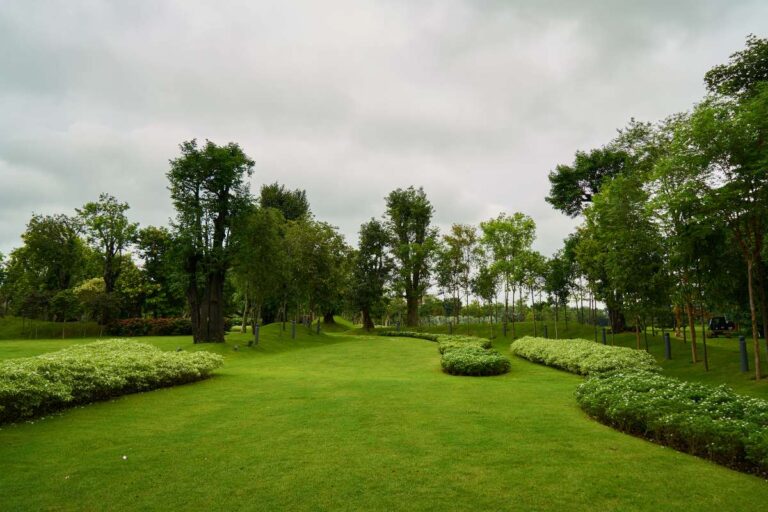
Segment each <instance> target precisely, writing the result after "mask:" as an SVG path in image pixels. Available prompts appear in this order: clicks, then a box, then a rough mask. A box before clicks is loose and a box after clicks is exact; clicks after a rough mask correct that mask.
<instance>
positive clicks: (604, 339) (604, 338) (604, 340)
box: [603, 327, 608, 345]
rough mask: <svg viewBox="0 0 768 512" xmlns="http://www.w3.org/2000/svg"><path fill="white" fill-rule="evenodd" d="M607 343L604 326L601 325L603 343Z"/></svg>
mask: <svg viewBox="0 0 768 512" xmlns="http://www.w3.org/2000/svg"><path fill="white" fill-rule="evenodd" d="M607 344H608V340H607V338H606V337H605V327H603V345H607Z"/></svg>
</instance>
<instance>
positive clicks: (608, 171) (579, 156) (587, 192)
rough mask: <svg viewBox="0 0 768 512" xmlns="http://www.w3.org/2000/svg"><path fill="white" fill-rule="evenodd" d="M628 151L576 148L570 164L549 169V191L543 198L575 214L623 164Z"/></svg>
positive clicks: (620, 170)
mask: <svg viewBox="0 0 768 512" xmlns="http://www.w3.org/2000/svg"><path fill="white" fill-rule="evenodd" d="M628 160H629V155H628V154H627V153H626V152H625V151H623V150H620V149H616V148H614V147H611V146H608V147H604V148H600V149H593V150H592V151H590V152H588V153H586V152H584V151H577V152H576V158H575V160H574V161H573V164H571V165H558V166H557V167H556V168H555V170H554V171H552V172H550V173H549V182H550V191H549V196H547V198H546V201H547V202H548V203H549V204H551V205H552V206H554V207H555V209H557V210H560V211H561V212H563V213H565V214H566V215H568V216H570V217H576V216H577V215H579V214H581V213H582V212H583V211H584V208H585V207H586V206H587V205H588V204H589V203H591V202H592V199H593V198H594V196H595V194H597V193H598V192H599V191H600V188H601V187H602V185H603V182H604V181H606V180H608V179H610V178H612V177H613V176H616V175H618V174H620V173H622V172H624V170H625V169H626V167H627V164H628Z"/></svg>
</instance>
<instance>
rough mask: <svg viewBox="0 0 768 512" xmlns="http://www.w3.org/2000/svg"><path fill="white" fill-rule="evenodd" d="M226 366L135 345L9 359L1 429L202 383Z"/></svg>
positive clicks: (0, 379) (0, 396) (196, 355)
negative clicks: (131, 396) (13, 423)
mask: <svg viewBox="0 0 768 512" xmlns="http://www.w3.org/2000/svg"><path fill="white" fill-rule="evenodd" d="M222 363H223V358H222V357H221V356H219V355H216V354H211V353H210V352H163V351H161V350H160V349H159V348H157V347H154V346H152V345H147V344H144V343H137V342H134V341H130V340H109V341H99V342H96V343H88V344H85V345H75V346H72V347H68V348H65V349H63V350H60V351H57V352H51V353H49V354H43V355H40V356H36V357H27V358H20V359H9V360H6V361H2V362H0V423H2V422H7V421H16V420H20V419H23V418H28V417H31V416H35V415H39V414H46V413H48V412H51V411H55V410H58V409H62V408H64V407H68V406H72V405H75V404H81V403H87V402H92V401H96V400H104V399H107V398H112V397H115V396H119V395H124V394H128V393H136V392H140V391H147V390H150V389H155V388H160V387H167V386H173V385H176V384H183V383H187V382H193V381H197V380H201V379H204V378H207V377H209V376H210V374H211V372H212V371H213V370H214V369H216V368H218V367H219V366H221V365H222Z"/></svg>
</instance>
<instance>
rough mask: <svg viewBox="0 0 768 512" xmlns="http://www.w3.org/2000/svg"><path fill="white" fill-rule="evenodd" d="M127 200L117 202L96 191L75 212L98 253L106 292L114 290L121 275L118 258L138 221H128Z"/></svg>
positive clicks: (126, 246) (109, 196)
mask: <svg viewBox="0 0 768 512" xmlns="http://www.w3.org/2000/svg"><path fill="white" fill-rule="evenodd" d="M129 208H130V207H129V206H128V203H121V202H118V200H117V199H115V198H114V197H113V196H111V195H109V194H101V195H99V200H98V201H96V202H90V203H86V204H85V205H84V206H83V207H82V208H79V209H77V210H76V211H77V213H78V215H79V216H80V219H81V221H82V223H83V226H84V227H85V232H86V235H87V237H88V241H89V242H90V243H91V245H92V246H93V247H94V248H95V249H96V250H97V251H98V252H99V253H100V254H101V258H102V262H103V265H104V286H105V288H106V293H112V292H114V291H115V283H116V282H117V278H118V277H119V276H120V271H121V268H120V258H121V256H122V255H123V251H124V250H125V249H126V248H128V246H129V245H130V244H131V242H132V241H133V239H134V237H135V235H136V230H137V228H138V224H136V223H131V222H129V221H128V217H127V216H126V215H125V212H126V211H127V210H128V209H129Z"/></svg>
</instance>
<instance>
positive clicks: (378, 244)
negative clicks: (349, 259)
mask: <svg viewBox="0 0 768 512" xmlns="http://www.w3.org/2000/svg"><path fill="white" fill-rule="evenodd" d="M388 242H389V233H387V229H386V227H385V226H384V224H383V223H381V222H379V221H378V220H376V219H371V220H369V221H368V222H366V223H364V224H362V225H361V226H360V242H359V245H358V250H357V252H356V253H355V257H354V268H353V277H352V287H351V302H352V304H353V305H354V306H355V307H356V308H357V309H359V310H360V311H361V313H362V315H363V327H364V328H365V329H366V330H371V329H373V328H374V323H373V318H372V313H373V312H378V311H380V310H381V309H382V308H383V301H384V292H385V287H386V285H387V281H389V279H390V277H391V273H392V268H393V262H392V258H391V256H390V255H389V253H388V252H387V246H388Z"/></svg>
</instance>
